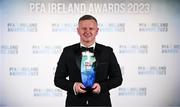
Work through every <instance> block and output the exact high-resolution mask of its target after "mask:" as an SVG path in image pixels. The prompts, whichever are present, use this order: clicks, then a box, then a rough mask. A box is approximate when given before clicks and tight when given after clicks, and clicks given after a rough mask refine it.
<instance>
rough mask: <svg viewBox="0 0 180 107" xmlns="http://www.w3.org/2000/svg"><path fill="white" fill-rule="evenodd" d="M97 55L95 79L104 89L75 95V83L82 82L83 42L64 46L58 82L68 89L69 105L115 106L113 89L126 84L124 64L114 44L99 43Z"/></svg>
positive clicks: (57, 83) (57, 71) (67, 101)
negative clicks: (115, 53) (121, 63)
mask: <svg viewBox="0 0 180 107" xmlns="http://www.w3.org/2000/svg"><path fill="white" fill-rule="evenodd" d="M94 55H95V58H96V63H95V72H96V79H95V82H97V83H99V84H100V86H101V92H100V93H99V94H93V93H91V92H87V93H86V94H78V95H75V94H74V90H73V85H74V83H75V82H82V80H81V71H80V70H81V68H80V62H81V49H80V43H78V44H74V45H71V46H68V47H65V48H64V49H63V52H62V54H61V56H60V59H59V61H58V64H57V68H56V72H55V78H54V83H55V85H56V86H57V87H59V88H61V89H63V90H66V91H67V98H66V106H85V105H88V106H111V101H110V96H109V95H110V94H109V90H110V89H112V88H115V87H118V86H119V85H121V83H122V75H121V70H120V66H119V64H118V62H117V59H116V57H115V55H114V53H113V50H112V48H110V47H107V46H104V45H101V44H98V43H96V45H95V52H94ZM67 77H68V78H67Z"/></svg>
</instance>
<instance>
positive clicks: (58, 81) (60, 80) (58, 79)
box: [54, 48, 74, 91]
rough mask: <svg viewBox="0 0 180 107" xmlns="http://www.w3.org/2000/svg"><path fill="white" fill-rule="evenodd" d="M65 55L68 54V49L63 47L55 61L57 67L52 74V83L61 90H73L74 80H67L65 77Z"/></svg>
mask: <svg viewBox="0 0 180 107" xmlns="http://www.w3.org/2000/svg"><path fill="white" fill-rule="evenodd" d="M67 56H68V51H67V49H66V48H64V49H63V52H62V54H61V56H60V59H59V61H58V63H57V68H56V72H55V76H54V84H55V86H57V87H59V88H61V89H63V90H66V91H73V85H74V82H72V81H69V80H68V79H67V77H68V68H67Z"/></svg>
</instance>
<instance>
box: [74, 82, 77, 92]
mask: <svg viewBox="0 0 180 107" xmlns="http://www.w3.org/2000/svg"><path fill="white" fill-rule="evenodd" d="M75 85H76V83H74V85H73V91H74V94H75V95H77V92H76V90H75Z"/></svg>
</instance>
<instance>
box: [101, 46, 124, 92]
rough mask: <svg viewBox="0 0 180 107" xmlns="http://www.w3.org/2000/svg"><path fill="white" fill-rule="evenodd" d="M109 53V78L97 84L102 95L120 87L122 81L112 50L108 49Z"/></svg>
mask: <svg viewBox="0 0 180 107" xmlns="http://www.w3.org/2000/svg"><path fill="white" fill-rule="evenodd" d="M109 52H110V53H109V67H108V72H109V77H108V78H107V80H106V81H104V82H102V83H99V84H100V86H101V92H102V93H104V92H107V91H109V90H110V89H112V88H115V87H118V86H120V85H121V84H122V81H123V78H122V74H121V69H120V66H119V64H118V62H117V59H116V57H115V55H114V53H113V49H112V48H110V51H109Z"/></svg>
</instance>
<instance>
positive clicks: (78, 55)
mask: <svg viewBox="0 0 180 107" xmlns="http://www.w3.org/2000/svg"><path fill="white" fill-rule="evenodd" d="M75 57H76V65H77V67H78V69H79V70H80V68H81V66H80V65H81V50H80V44H77V45H76V48H75Z"/></svg>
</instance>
